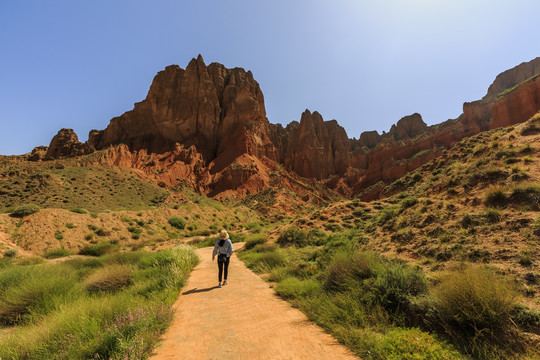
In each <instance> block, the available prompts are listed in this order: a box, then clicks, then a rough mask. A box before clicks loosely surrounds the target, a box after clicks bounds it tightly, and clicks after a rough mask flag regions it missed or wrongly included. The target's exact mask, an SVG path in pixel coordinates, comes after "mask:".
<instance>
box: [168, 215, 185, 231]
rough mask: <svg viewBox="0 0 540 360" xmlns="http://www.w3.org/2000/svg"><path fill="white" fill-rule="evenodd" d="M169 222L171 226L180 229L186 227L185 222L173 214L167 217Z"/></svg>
mask: <svg viewBox="0 0 540 360" xmlns="http://www.w3.org/2000/svg"><path fill="white" fill-rule="evenodd" d="M169 224H170V225H171V226H172V227H175V228H177V229H180V230H184V228H185V227H186V222H185V221H184V220H182V219H180V218H179V217H176V216H173V217H171V218H170V219H169Z"/></svg>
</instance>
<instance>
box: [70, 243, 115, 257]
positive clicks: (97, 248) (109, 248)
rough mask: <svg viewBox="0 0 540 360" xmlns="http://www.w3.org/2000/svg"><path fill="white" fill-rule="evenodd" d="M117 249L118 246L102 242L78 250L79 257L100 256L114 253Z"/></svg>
mask: <svg viewBox="0 0 540 360" xmlns="http://www.w3.org/2000/svg"><path fill="white" fill-rule="evenodd" d="M117 248H118V245H116V244H112V243H110V242H105V241H104V242H100V243H97V244H94V245H88V246H85V247H83V248H82V249H80V250H79V255H88V256H102V255H105V254H108V253H111V252H113V251H115V250H116V249H117Z"/></svg>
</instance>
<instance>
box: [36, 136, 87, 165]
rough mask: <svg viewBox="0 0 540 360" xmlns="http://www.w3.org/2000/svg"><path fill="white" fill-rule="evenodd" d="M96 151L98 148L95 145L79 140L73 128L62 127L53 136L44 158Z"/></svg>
mask: <svg viewBox="0 0 540 360" xmlns="http://www.w3.org/2000/svg"><path fill="white" fill-rule="evenodd" d="M94 151H96V149H95V148H94V147H93V146H91V145H89V144H87V143H81V142H80V141H79V138H78V137H77V134H75V131H73V129H61V130H60V131H59V132H58V134H56V135H55V136H54V137H53V138H52V140H51V144H50V145H49V148H48V149H47V153H46V154H45V156H44V160H49V159H58V158H62V157H73V156H79V155H86V154H91V153H93V152H94Z"/></svg>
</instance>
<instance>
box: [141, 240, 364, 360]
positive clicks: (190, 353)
mask: <svg viewBox="0 0 540 360" xmlns="http://www.w3.org/2000/svg"><path fill="white" fill-rule="evenodd" d="M235 245H237V244H235ZM197 253H198V255H199V257H200V258H201V263H200V264H199V265H198V266H197V267H196V268H195V269H194V271H193V273H192V274H191V277H190V278H189V281H188V284H187V285H186V286H185V287H184V289H183V291H182V294H181V295H180V296H179V297H178V300H177V301H176V303H175V305H174V307H175V310H176V315H175V318H174V320H173V324H172V325H171V327H170V328H169V329H168V330H167V332H166V334H165V336H164V341H163V343H162V344H161V346H159V347H158V348H157V349H156V350H155V355H154V356H153V357H151V359H152V360H163V359H197V360H201V359H249V360H251V359H261V360H262V359H272V360H275V359H294V360H297V359H309V360H313V359H336V360H339V359H358V358H357V357H356V356H354V355H353V354H352V353H351V352H350V351H349V350H348V349H346V348H345V347H344V346H342V345H340V344H339V343H338V342H337V341H336V340H335V339H334V338H333V337H332V336H330V335H328V334H327V333H325V332H324V331H323V330H322V329H321V328H319V327H318V326H317V325H315V324H313V323H311V322H310V321H308V319H307V318H306V316H305V315H304V314H302V313H301V312H300V311H298V310H296V309H293V308H292V307H291V306H290V305H289V304H288V303H287V302H285V301H283V300H281V299H280V298H279V297H277V296H276V295H275V293H274V291H273V290H272V289H270V288H269V286H268V284H267V283H265V282H264V281H263V280H262V279H261V278H259V277H258V276H257V275H255V274H254V273H252V272H251V271H250V270H249V269H248V268H246V266H245V265H244V264H243V263H242V262H241V261H240V260H239V259H238V258H237V257H236V255H233V258H232V259H231V263H230V266H229V281H230V284H229V285H226V286H224V287H223V288H218V287H217V283H218V281H217V265H216V263H215V262H212V259H211V253H212V249H211V248H203V249H199V250H197Z"/></svg>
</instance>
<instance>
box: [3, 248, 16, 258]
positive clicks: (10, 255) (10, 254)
mask: <svg viewBox="0 0 540 360" xmlns="http://www.w3.org/2000/svg"><path fill="white" fill-rule="evenodd" d="M17 252H18V251H17V249H7V250H6V251H4V257H5V258H14V257H16V256H17Z"/></svg>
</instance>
